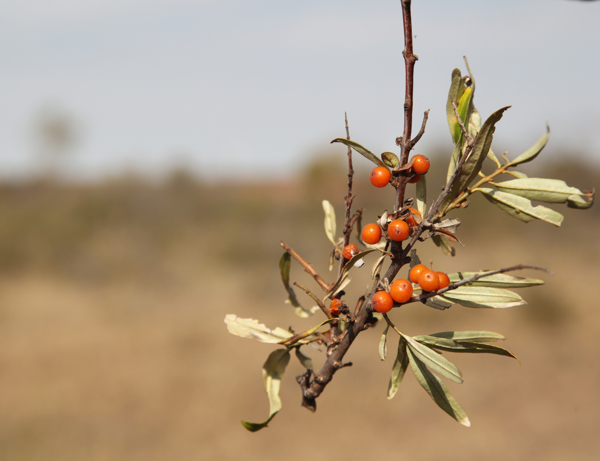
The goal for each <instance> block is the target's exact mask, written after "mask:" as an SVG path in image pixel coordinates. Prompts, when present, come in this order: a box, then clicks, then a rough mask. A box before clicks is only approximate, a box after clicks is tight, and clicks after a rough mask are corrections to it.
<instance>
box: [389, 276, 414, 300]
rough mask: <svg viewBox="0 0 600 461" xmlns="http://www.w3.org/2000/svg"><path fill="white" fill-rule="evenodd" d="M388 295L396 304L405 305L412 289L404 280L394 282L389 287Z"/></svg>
mask: <svg viewBox="0 0 600 461" xmlns="http://www.w3.org/2000/svg"><path fill="white" fill-rule="evenodd" d="M390 294H391V295H392V298H393V299H394V301H396V302H397V303H405V302H406V301H408V300H409V299H410V298H411V297H412V294H413V287H412V285H411V284H410V282H409V281H408V280H406V279H398V280H394V283H392V285H391V286H390Z"/></svg>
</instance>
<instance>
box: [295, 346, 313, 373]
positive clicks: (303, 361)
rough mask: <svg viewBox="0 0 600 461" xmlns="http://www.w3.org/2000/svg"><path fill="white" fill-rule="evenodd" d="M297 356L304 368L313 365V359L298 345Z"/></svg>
mask: <svg viewBox="0 0 600 461" xmlns="http://www.w3.org/2000/svg"><path fill="white" fill-rule="evenodd" d="M296 358H297V359H298V360H299V361H300V363H301V364H302V366H303V367H304V368H307V369H308V368H312V367H313V361H312V359H311V358H310V357H309V356H308V355H306V354H305V353H304V351H303V350H302V349H300V348H299V347H296Z"/></svg>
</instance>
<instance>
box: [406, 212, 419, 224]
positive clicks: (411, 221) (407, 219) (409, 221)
mask: <svg viewBox="0 0 600 461" xmlns="http://www.w3.org/2000/svg"><path fill="white" fill-rule="evenodd" d="M408 210H409V211H410V212H411V213H412V214H411V215H410V216H409V217H408V218H406V223H407V224H408V225H409V226H410V227H415V226H416V225H417V221H416V220H415V218H413V216H412V215H417V216H419V217H421V218H422V216H421V213H419V210H416V209H414V208H409V209H408Z"/></svg>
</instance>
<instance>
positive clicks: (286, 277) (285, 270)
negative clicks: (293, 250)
mask: <svg viewBox="0 0 600 461" xmlns="http://www.w3.org/2000/svg"><path fill="white" fill-rule="evenodd" d="M291 266H292V261H291V257H290V254H289V253H288V252H287V251H286V252H285V253H283V254H282V255H281V259H280V260H279V271H280V273H281V281H282V282H283V286H284V288H285V289H286V291H287V292H288V299H286V300H285V302H286V303H287V304H291V305H292V307H293V308H294V312H295V313H296V315H297V316H298V317H301V318H307V317H310V316H311V315H313V314H314V313H315V312H317V311H318V310H319V306H313V307H312V308H311V309H305V308H304V307H302V305H301V304H300V302H299V301H298V298H297V297H296V293H295V292H294V290H293V289H292V287H291V286H290V268H291Z"/></svg>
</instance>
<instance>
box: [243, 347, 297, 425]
mask: <svg viewBox="0 0 600 461" xmlns="http://www.w3.org/2000/svg"><path fill="white" fill-rule="evenodd" d="M289 361H290V352H289V351H288V350H287V349H277V350H275V351H273V352H271V354H270V355H269V358H268V359H267V361H266V362H265V364H264V365H263V370H262V373H263V382H264V383H265V389H266V391H267V395H268V396H269V418H268V419H267V420H266V421H265V422H264V423H251V422H248V421H242V425H243V426H244V427H245V428H246V429H248V430H249V431H250V432H256V431H259V430H261V429H262V428H263V427H266V426H267V424H269V422H270V421H271V420H272V419H273V417H274V416H275V415H276V414H277V413H278V412H279V410H281V399H280V398H279V389H280V388H281V377H282V376H283V373H284V371H285V368H286V367H287V364H288V363H289Z"/></svg>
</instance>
